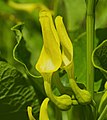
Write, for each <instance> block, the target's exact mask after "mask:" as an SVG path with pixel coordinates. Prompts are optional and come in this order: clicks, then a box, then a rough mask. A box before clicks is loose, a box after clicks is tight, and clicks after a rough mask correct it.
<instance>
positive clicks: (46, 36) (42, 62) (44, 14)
mask: <svg viewBox="0 0 107 120" xmlns="http://www.w3.org/2000/svg"><path fill="white" fill-rule="evenodd" d="M39 20H40V23H41V27H42V34H43V42H44V44H43V48H42V51H41V54H40V57H39V59H38V62H37V64H36V69H37V70H38V71H39V72H40V73H41V75H42V76H43V78H44V87H45V91H46V94H47V96H48V97H49V98H50V99H51V101H53V102H54V103H55V104H56V105H57V106H58V107H59V108H60V109H62V110H66V109H69V108H70V106H71V97H70V96H68V95H62V96H60V97H58V96H55V95H54V94H53V93H52V89H51V78H52V74H53V73H54V72H55V71H57V70H58V69H59V68H60V66H61V64H62V56H61V50H60V40H59V37H58V34H57V31H56V29H55V26H54V23H53V20H52V16H51V13H50V12H49V11H41V12H40V19H39Z"/></svg>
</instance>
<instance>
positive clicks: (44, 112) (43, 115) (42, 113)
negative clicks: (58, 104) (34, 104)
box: [39, 98, 49, 120]
mask: <svg viewBox="0 0 107 120" xmlns="http://www.w3.org/2000/svg"><path fill="white" fill-rule="evenodd" d="M48 102H49V98H45V99H44V101H43V102H42V105H41V107H40V116H39V120H49V118H48V113H47V107H48Z"/></svg>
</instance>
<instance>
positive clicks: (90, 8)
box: [86, 0, 95, 98]
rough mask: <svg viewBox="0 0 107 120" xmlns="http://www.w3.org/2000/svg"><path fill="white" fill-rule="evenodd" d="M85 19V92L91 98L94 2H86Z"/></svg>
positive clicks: (92, 89) (92, 84) (93, 0)
mask: <svg viewBox="0 0 107 120" xmlns="http://www.w3.org/2000/svg"><path fill="white" fill-rule="evenodd" d="M86 2H87V3H86V4H87V18H86V31H87V90H88V91H89V92H90V93H91V95H92V98H93V91H94V68H93V65H92V61H91V55H92V51H93V42H94V29H95V0H87V1H86Z"/></svg>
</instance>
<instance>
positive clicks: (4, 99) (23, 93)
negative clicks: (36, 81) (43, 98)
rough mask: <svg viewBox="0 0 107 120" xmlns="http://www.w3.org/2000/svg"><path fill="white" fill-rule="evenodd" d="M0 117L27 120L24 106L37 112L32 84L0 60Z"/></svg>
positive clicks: (37, 102)
mask: <svg viewBox="0 0 107 120" xmlns="http://www.w3.org/2000/svg"><path fill="white" fill-rule="evenodd" d="M0 91H1V92H0V108H1V109H0V117H1V118H2V119H4V120H11V119H15V120H18V119H19V118H20V120H23V119H24V120H27V119H28V118H27V111H26V107H27V106H28V105H31V106H32V107H34V110H35V111H34V114H35V115H37V114H38V112H39V107H40V105H39V101H38V98H37V95H36V93H35V90H34V88H33V86H32V85H31V84H30V83H29V80H28V79H25V78H24V77H23V76H22V74H21V73H20V72H19V71H17V69H16V68H14V67H12V66H11V65H9V64H8V63H7V62H5V61H0ZM19 116H20V117H19Z"/></svg>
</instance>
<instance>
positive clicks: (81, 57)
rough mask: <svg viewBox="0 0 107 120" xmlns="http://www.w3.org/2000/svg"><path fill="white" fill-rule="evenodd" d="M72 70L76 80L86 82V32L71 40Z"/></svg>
mask: <svg viewBox="0 0 107 120" xmlns="http://www.w3.org/2000/svg"><path fill="white" fill-rule="evenodd" d="M73 49H74V70H75V76H76V78H77V81H78V82H80V83H83V84H86V77H87V76H86V75H87V74H86V70H87V68H86V33H82V34H81V35H80V36H78V38H77V39H75V40H74V41H73Z"/></svg>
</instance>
